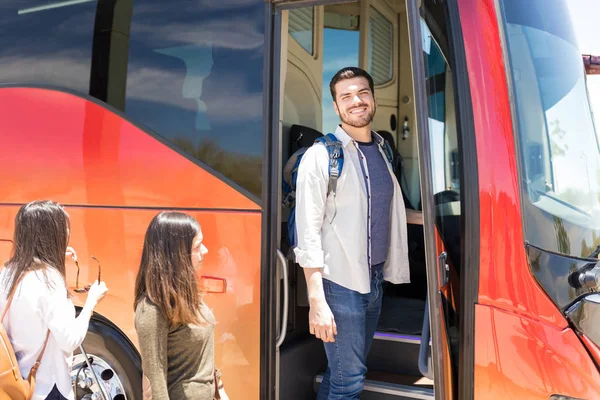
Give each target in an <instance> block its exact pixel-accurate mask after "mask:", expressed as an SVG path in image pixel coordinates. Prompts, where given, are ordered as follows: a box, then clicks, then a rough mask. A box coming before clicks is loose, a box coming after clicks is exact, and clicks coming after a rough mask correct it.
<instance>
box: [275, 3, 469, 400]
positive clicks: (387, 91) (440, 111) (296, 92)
mask: <svg viewBox="0 0 600 400" xmlns="http://www.w3.org/2000/svg"><path fill="white" fill-rule="evenodd" d="M419 3H421V4H420V6H421V7H420V9H421V26H420V29H421V35H422V43H421V44H414V43H410V40H409V24H408V18H407V10H406V4H405V1H404V0H369V1H360V2H352V3H343V4H331V5H318V6H312V7H300V8H289V9H286V10H283V11H282V15H281V17H282V18H281V19H282V29H281V61H280V65H281V74H280V104H279V107H280V114H279V116H280V132H281V143H282V145H281V148H282V155H281V162H282V165H285V163H286V161H287V160H288V158H289V157H290V156H291V155H292V154H293V153H294V152H295V151H296V150H297V149H298V148H300V147H304V146H309V145H310V144H311V143H312V142H313V141H314V139H315V138H316V137H318V136H320V135H321V134H326V133H328V132H333V131H334V130H335V128H336V126H337V125H338V123H339V117H338V116H337V115H336V114H335V112H334V109H333V105H332V98H331V94H330V92H329V81H330V80H331V78H332V76H333V75H334V74H335V72H337V71H338V70H339V69H341V68H342V67H345V66H359V67H361V68H363V69H365V70H367V71H369V73H370V74H371V75H372V76H373V79H374V83H375V97H376V103H377V111H376V114H375V117H374V121H373V129H374V130H375V131H377V132H378V133H380V134H381V135H382V136H383V137H384V138H386V139H387V140H388V142H390V144H391V146H392V149H393V150H394V153H395V165H396V168H395V175H396V178H397V179H398V182H399V183H400V186H401V188H402V192H403V197H404V203H405V206H406V212H407V219H408V247H409V260H410V279H411V282H410V284H402V285H393V284H390V283H388V282H385V284H384V285H385V286H384V297H383V305H382V312H381V317H380V320H379V324H378V328H377V332H376V335H375V338H374V341H373V345H372V347H371V351H370V355H369V357H368V361H367V367H368V371H369V372H368V373H367V380H366V383H365V389H364V392H363V394H362V396H361V398H362V399H404V398H407V399H409V398H421V399H423V398H433V380H432V379H431V378H432V373H431V372H430V371H431V359H430V358H431V347H430V342H429V340H428V339H427V338H429V332H428V331H429V329H427V326H425V331H424V322H426V323H428V319H429V318H428V315H427V312H428V310H427V272H426V263H425V245H424V233H423V222H422V221H423V219H422V201H421V190H420V173H419V157H418V154H419V150H418V141H417V128H416V123H415V120H416V118H417V115H416V111H415V102H414V101H413V99H414V90H415V89H414V87H415V86H414V82H413V71H412V68H413V67H412V64H411V46H420V47H421V48H422V50H423V52H422V54H423V56H424V59H423V60H424V66H425V72H426V88H427V95H426V97H427V101H428V106H429V115H428V126H429V134H430V143H431V144H430V149H429V151H430V152H431V153H430V154H431V160H432V166H431V167H432V171H433V185H434V193H435V196H434V204H435V210H436V231H437V235H438V237H437V240H438V248H439V247H440V245H441V246H442V248H444V249H445V251H446V253H447V258H446V263H447V264H448V266H449V275H450V279H449V284H448V285H447V286H446V287H445V291H444V293H443V297H444V298H445V300H446V301H445V308H446V311H448V313H447V314H446V315H447V321H446V324H447V329H446V331H447V339H448V346H449V348H450V353H451V360H452V364H453V365H452V366H451V368H452V370H455V371H456V370H457V368H458V367H457V366H458V336H459V326H458V304H459V293H460V292H459V286H460V285H459V276H460V274H459V272H460V265H461V257H460V255H461V250H462V248H461V246H462V245H463V243H462V241H461V229H462V228H461V227H462V226H463V225H462V224H461V194H460V180H461V173H460V170H459V167H460V166H459V140H458V130H457V124H456V118H455V106H454V104H455V99H454V91H453V77H452V71H451V69H450V65H449V61H448V60H449V44H448V39H447V38H448V33H447V31H446V24H445V20H446V14H445V8H444V5H443V4H441V2H436V1H435V0H423V1H422V2H419ZM417 54H418V53H417ZM288 213H289V209H288V208H287V207H285V206H282V208H281V235H280V236H281V250H282V252H283V253H284V254H286V255H287V256H288V266H289V267H288V268H289V272H288V274H289V283H288V284H289V287H288V289H289V304H288V318H287V332H286V339H285V341H284V343H283V345H282V346H281V349H280V365H279V368H280V373H279V377H280V378H279V389H278V390H279V398H282V399H307V398H314V396H315V393H316V390H317V388H318V385H319V382H320V379H321V376H322V374H323V372H324V371H325V367H326V358H325V353H324V350H323V345H322V343H321V341H320V340H319V339H316V338H315V337H314V336H312V335H310V333H309V327H308V313H309V305H308V301H307V289H306V282H305V279H304V274H303V271H302V268H301V267H300V266H299V265H298V264H296V263H295V260H294V257H293V255H292V254H291V253H292V252H290V251H289V246H288V244H287V238H286V231H287V229H286V228H287V226H286V224H287V216H288ZM281 285H283V282H281ZM282 290H283V288H282ZM423 332H424V333H425V336H426V339H425V340H426V342H425V344H424V346H422V342H423V339H422V334H423ZM422 347H424V348H422ZM420 350H421V351H422V354H421V368H419V352H420ZM423 355H425V356H427V359H424V358H423ZM424 367H425V368H424ZM427 367H428V368H427ZM451 384H452V383H451ZM455 386H456V385H454V387H455Z"/></svg>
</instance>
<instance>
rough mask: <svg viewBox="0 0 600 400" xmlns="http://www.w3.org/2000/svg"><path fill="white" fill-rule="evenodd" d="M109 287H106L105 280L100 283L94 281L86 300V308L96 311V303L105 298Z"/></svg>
mask: <svg viewBox="0 0 600 400" xmlns="http://www.w3.org/2000/svg"><path fill="white" fill-rule="evenodd" d="M106 292H108V289H107V287H106V283H104V281H102V282H100V283H98V281H96V282H94V284H93V285H92V286H91V287H90V291H89V292H88V295H87V299H86V300H85V306H84V307H83V308H84V309H88V310H89V311H90V312H92V311H94V308H95V307H96V305H97V304H98V303H99V302H100V300H102V299H103V298H104V295H106Z"/></svg>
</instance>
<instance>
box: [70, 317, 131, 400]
mask: <svg viewBox="0 0 600 400" xmlns="http://www.w3.org/2000/svg"><path fill="white" fill-rule="evenodd" d="M83 349H84V351H85V354H87V357H88V360H87V362H86V359H85V356H84V355H83V354H82V352H81V348H79V349H77V350H76V351H75V352H74V355H73V367H72V369H71V385H72V386H73V392H74V393H75V400H102V399H104V398H105V396H106V400H140V399H141V393H142V379H141V376H142V374H141V368H140V367H139V356H138V355H137V353H136V352H135V350H134V349H133V348H132V346H131V344H130V343H129V342H127V341H126V340H124V339H123V337H122V335H121V334H120V333H119V332H116V331H115V330H114V329H113V328H110V327H109V326H107V325H105V324H103V323H100V322H98V321H90V328H89V331H88V333H87V336H86V337H85V340H84V341H83ZM136 361H137V362H136ZM89 365H91V367H92V370H93V372H94V373H92V371H91V370H90V367H89ZM94 375H95V376H94ZM96 379H97V381H96ZM99 385H101V387H100V386H99ZM101 390H104V395H105V396H103V394H102V393H101Z"/></svg>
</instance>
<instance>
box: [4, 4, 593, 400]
mask: <svg viewBox="0 0 600 400" xmlns="http://www.w3.org/2000/svg"><path fill="white" fill-rule="evenodd" d="M449 1H450V0H449ZM257 3H260V1H257ZM275 3H276V4H273V3H271V2H267V3H264V7H265V10H266V11H268V12H266V13H265V15H269V17H272V18H278V15H279V14H278V13H273V11H277V10H279V9H280V8H281V7H283V8H281V9H285V3H286V2H275ZM288 3H289V2H288ZM322 3H324V2H320V3H319V4H322ZM407 3H410V4H413V3H414V4H416V3H415V2H413V1H412V0H409V1H408V2H407ZM452 3H455V4H456V6H457V9H458V11H459V17H460V21H459V22H460V26H461V29H462V31H461V32H462V33H461V37H462V40H463V45H464V54H465V60H464V61H465V62H466V66H467V71H466V72H467V76H468V81H469V85H470V87H469V88H468V90H469V94H470V97H471V103H470V104H471V105H472V115H473V120H472V125H473V131H474V139H475V145H476V155H475V156H476V164H477V177H478V181H477V186H478V192H479V195H478V197H479V212H478V219H479V227H478V230H479V244H480V246H479V260H478V264H479V266H478V268H479V274H478V275H479V277H478V294H477V298H476V299H475V301H474V302H473V308H474V311H473V312H474V315H475V317H474V325H473V326H472V327H471V329H472V330H471V335H472V338H473V343H474V344H473V348H472V352H473V364H472V365H470V366H463V367H461V368H465V371H467V372H466V373H467V374H469V373H470V374H471V376H472V379H473V382H474V389H473V398H475V399H512V398H520V399H521V398H522V399H540V400H541V399H548V398H549V397H550V396H551V395H554V394H556V395H564V396H571V397H572V398H579V399H595V398H600V374H599V372H598V365H600V349H599V348H598V347H597V344H594V342H593V340H590V338H588V337H586V335H585V334H583V333H581V332H577V331H576V330H574V329H573V326H572V325H571V324H570V323H569V321H568V320H567V318H566V317H565V315H564V314H563V313H562V312H561V310H560V309H559V308H558V307H557V306H556V304H554V303H553V301H552V299H551V298H550V297H549V296H548V294H547V293H546V292H545V291H544V289H543V287H542V286H541V285H540V283H539V282H538V281H537V280H536V277H535V276H534V275H533V274H532V271H531V269H530V266H529V264H528V255H527V253H526V248H525V246H524V244H525V243H526V239H525V236H524V232H523V221H524V216H523V214H522V213H523V211H522V210H523V207H522V198H521V196H522V191H521V188H520V183H519V182H520V178H519V173H520V172H519V161H518V149H517V147H516V142H517V139H516V135H517V134H516V131H515V126H514V123H513V121H514V119H513V107H514V104H513V103H512V95H511V92H510V82H509V81H508V80H507V79H508V78H507V77H508V76H509V74H508V72H507V66H506V64H505V60H506V58H505V48H504V45H503V40H504V39H503V34H502V32H501V24H500V23H499V18H500V17H499V13H498V9H497V7H498V6H497V1H495V0H455V1H454V2H452ZM282 4H283V5H282ZM272 15H275V16H274V17H273V16H272ZM267 25H269V22H268V21H267ZM275 26H276V25H275ZM271 28H273V27H271ZM415 29H416V28H415ZM0 31H1V27H0ZM266 31H267V34H265V39H264V40H265V44H266V45H265V50H264V51H265V54H266V55H267V56H268V57H270V56H272V55H273V53H272V51H273V50H272V49H271V47H270V46H269V44H270V43H278V41H277V40H276V38H277V36H278V35H279V32H273V31H270V30H269V29H266ZM268 66H269V64H268V63H266V62H265V68H266V69H267V70H266V71H265V75H266V76H271V75H272V74H274V72H273V71H271V70H270V69H269V67H268ZM0 68H3V67H2V66H1V65H0ZM240 68H243V67H240ZM592 70H593V69H592V67H589V71H592ZM277 79H279V78H277ZM269 82H270V80H269V79H267V80H266V82H265V83H264V87H265V89H264V96H267V95H268V94H269V93H270V91H271V90H274V89H273V88H272V87H271V86H269ZM0 83H3V84H7V85H5V86H3V87H0V170H1V171H2V179H1V180H0V182H1V185H0V262H2V263H4V262H6V260H7V259H8V258H9V257H10V250H11V242H10V241H11V239H12V232H13V228H14V216H15V214H16V212H17V210H18V209H19V207H20V206H21V205H23V204H25V203H27V202H29V201H32V200H35V199H52V200H55V201H58V202H60V203H62V204H64V205H65V207H66V209H67V211H68V213H69V215H70V218H71V232H72V235H71V242H70V245H71V246H73V247H74V248H75V249H76V250H77V252H78V255H79V259H80V264H81V265H82V272H81V276H80V280H82V281H83V282H85V283H86V284H87V283H90V282H91V281H93V279H94V276H95V274H96V273H97V271H96V270H95V264H94V263H92V262H88V261H89V260H91V258H90V256H91V255H94V256H95V257H97V258H98V259H99V260H100V262H101V263H102V276H103V279H105V280H106V283H107V286H108V287H109V293H108V296H107V298H106V299H105V300H104V301H103V302H102V303H101V304H100V305H99V306H98V308H97V310H96V311H97V313H98V314H99V315H101V316H102V317H103V318H105V319H106V320H109V321H110V323H111V324H112V326H114V327H117V328H118V331H119V332H120V333H121V334H123V335H124V337H126V338H127V340H128V341H130V343H131V344H132V345H133V346H134V347H135V346H137V338H136V334H135V327H134V325H133V315H134V314H133V287H134V281H135V276H136V272H137V268H138V265H139V261H140V260H139V258H140V253H141V247H142V243H143V236H144V233H145V229H146V227H147V226H148V223H149V222H150V220H151V219H152V217H153V216H154V215H156V213H158V212H159V211H160V210H165V209H173V210H181V211H184V212H188V213H190V214H191V215H193V216H194V217H195V218H197V219H198V221H199V222H200V224H201V226H202V229H203V232H204V237H205V243H206V246H207V248H208V249H209V253H208V256H207V259H206V262H205V267H204V270H203V271H202V274H203V275H206V276H212V277H217V278H222V279H225V280H226V282H227V283H226V286H227V290H226V293H223V294H218V293H214V294H208V295H207V297H206V301H207V303H208V304H209V306H210V307H211V308H213V310H214V312H215V315H216V316H217V320H218V324H217V328H216V330H217V333H216V349H217V360H216V362H217V364H218V366H219V368H220V369H221V370H222V371H223V373H224V377H225V382H226V388H227V391H228V394H229V397H230V398H231V399H244V400H246V399H248V400H252V399H259V398H260V399H271V398H273V397H272V396H273V393H274V389H273V388H272V387H266V386H268V385H267V384H265V382H267V381H268V379H267V376H268V375H269V374H271V373H272V374H273V375H275V372H269V371H272V369H274V368H275V367H274V366H273V360H271V362H269V367H268V368H267V369H268V370H265V369H264V368H265V367H264V365H265V364H264V363H265V362H267V361H265V360H266V359H270V358H272V357H274V353H273V352H272V351H270V350H269V351H268V349H266V348H265V343H267V342H266V341H264V340H263V339H262V338H264V336H265V335H267V333H266V332H265V330H266V329H267V328H268V326H273V325H272V324H274V323H275V322H273V321H270V322H268V321H267V320H269V319H270V318H271V317H269V316H268V315H265V309H264V307H261V296H264V295H265V293H266V292H269V291H273V292H274V291H276V289H275V288H273V287H265V282H267V281H265V280H264V279H261V276H262V277H264V276H265V275H268V274H275V273H276V271H277V268H278V266H277V264H273V263H272V262H270V261H268V260H272V259H273V258H274V256H273V255H270V254H265V252H264V247H263V246H264V245H265V243H264V240H266V238H267V237H270V236H268V235H267V232H266V231H265V226H266V225H265V224H264V221H263V217H264V215H266V213H268V212H269V211H270V210H269V209H268V207H269V206H268V204H269V203H268V201H266V199H264V198H263V200H262V202H257V201H255V200H254V199H253V198H252V197H251V196H248V195H247V194H246V193H245V192H243V191H241V190H238V188H237V187H236V186H235V185H231V184H229V183H227V182H225V181H224V180H223V179H222V177H221V176H220V175H218V174H215V173H214V171H213V170H212V169H210V168H207V167H206V166H205V165H202V164H201V163H198V162H196V161H195V160H194V159H193V157H191V156H189V155H186V154H185V153H184V152H181V151H178V150H177V149H176V148H175V146H174V145H172V144H171V143H169V141H168V140H167V139H164V138H162V137H160V136H159V135H157V134H156V133H154V132H153V131H151V130H150V129H146V128H145V127H143V126H141V125H139V124H137V123H136V121H132V120H131V119H130V118H129V117H128V116H127V114H126V113H124V112H122V111H119V110H116V109H115V108H114V107H112V106H108V105H106V104H105V103H104V102H102V101H99V100H96V99H94V98H93V97H91V96H89V95H88V94H87V93H73V92H71V91H69V90H63V89H61V88H54V87H44V85H42V84H40V85H29V84H27V85H21V84H19V83H18V82H17V83H12V82H11V83H10V84H8V83H9V82H0ZM271 94H272V93H271ZM278 96H279V94H276V95H275V97H276V98H277V97H278ZM265 115H270V113H267V112H266V111H265ZM269 129H276V127H272V128H269V127H268V126H266V127H265V131H266V132H267V133H266V134H265V137H266V138H270V137H272V135H271V131H269ZM159 133H160V132H159ZM262 157H263V160H264V163H263V168H269V169H273V168H274V171H275V172H272V173H273V174H277V172H278V171H277V168H276V167H274V166H273V165H268V163H269V160H270V158H268V157H267V155H266V154H263V155H262ZM263 176H267V175H263ZM263 193H264V191H263ZM272 195H274V194H272ZM424 201H427V200H424ZM271 211H272V210H271ZM424 217H425V220H426V223H428V222H427V221H428V218H429V217H428V216H427V215H424ZM429 222H431V221H429ZM88 264H89V266H88ZM264 268H267V269H268V271H267V272H265V270H264ZM75 273H76V270H75V266H74V265H73V264H72V263H69V264H68V265H67V282H68V284H69V286H71V287H73V286H74V285H75ZM261 274H262V275H261ZM430 284H432V283H430ZM277 285H278V283H277ZM84 296H85V295H83V296H82V295H77V296H76V297H75V303H76V305H77V306H81V305H82V304H83V302H84V300H85V297H84ZM272 301H275V300H272ZM273 308H275V307H274V306H273ZM463 311H464V310H463ZM598 323H599V324H600V321H599V322H598ZM269 324H271V325H269ZM228 338H234V339H233V340H232V339H228ZM273 344H274V343H270V345H273ZM436 350H437V349H436ZM136 362H138V363H139V359H138V360H136ZM436 373H438V374H442V375H443V374H448V373H449V372H448V371H446V372H444V371H442V370H439V369H438V370H436ZM454 373H458V372H457V371H455V372H454ZM459 385H460V383H459ZM134 386H135V385H134ZM445 393H446V398H448V399H451V398H452V399H455V398H457V397H456V396H454V395H452V390H450V391H448V392H445ZM140 398H141V397H140Z"/></svg>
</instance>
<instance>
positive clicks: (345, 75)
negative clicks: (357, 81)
mask: <svg viewBox="0 0 600 400" xmlns="http://www.w3.org/2000/svg"><path fill="white" fill-rule="evenodd" d="M359 76H361V77H363V78H365V79H366V80H367V81H368V82H369V89H371V93H373V94H375V89H374V88H373V86H374V84H373V78H371V75H369V73H368V72H367V71H365V70H364V69H361V68H358V67H345V68H342V69H340V70H339V71H338V72H337V73H336V74H335V75H334V76H333V78H331V82H329V91H330V92H331V97H332V98H333V101H335V96H336V93H335V85H336V84H337V83H338V82H340V81H344V80H346V79H352V78H357V77H359Z"/></svg>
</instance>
